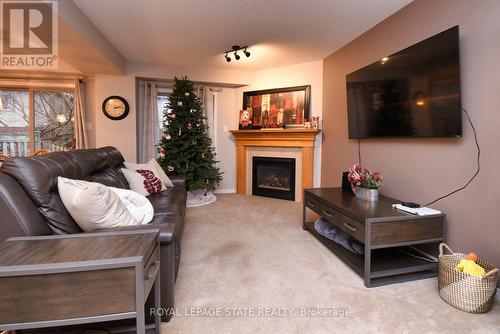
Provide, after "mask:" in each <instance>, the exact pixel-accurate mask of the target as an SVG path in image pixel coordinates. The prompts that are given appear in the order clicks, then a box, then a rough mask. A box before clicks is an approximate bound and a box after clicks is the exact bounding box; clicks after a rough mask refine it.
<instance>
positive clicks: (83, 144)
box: [73, 79, 89, 149]
mask: <svg viewBox="0 0 500 334" xmlns="http://www.w3.org/2000/svg"><path fill="white" fill-rule="evenodd" d="M85 93H86V91H85V82H84V81H82V80H80V79H76V80H75V94H74V107H73V118H74V121H73V127H74V132H75V146H76V148H77V149H79V148H88V147H89V144H88V138H87V123H86V121H85V115H86V114H87V110H86V103H85Z"/></svg>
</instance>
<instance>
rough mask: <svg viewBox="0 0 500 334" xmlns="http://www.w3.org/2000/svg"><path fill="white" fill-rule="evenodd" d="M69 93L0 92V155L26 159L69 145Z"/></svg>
mask: <svg viewBox="0 0 500 334" xmlns="http://www.w3.org/2000/svg"><path fill="white" fill-rule="evenodd" d="M72 121H73V93H72V92H71V91H62V90H49V89H44V90H42V89H16V90H10V89H0V153H2V154H7V155H10V156H29V155H31V154H32V152H35V151H37V150H40V149H47V150H49V151H67V150H69V149H70V148H72V147H73V146H74V145H73V133H74V132H73V122H72Z"/></svg>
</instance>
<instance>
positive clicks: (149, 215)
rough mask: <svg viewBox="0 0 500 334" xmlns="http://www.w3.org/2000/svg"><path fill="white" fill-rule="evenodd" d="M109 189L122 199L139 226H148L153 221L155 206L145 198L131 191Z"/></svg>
mask: <svg viewBox="0 0 500 334" xmlns="http://www.w3.org/2000/svg"><path fill="white" fill-rule="evenodd" d="M109 188H110V189H111V190H112V191H113V192H114V193H115V194H117V195H118V197H120V199H121V201H122V202H123V204H124V205H125V207H126V208H127V209H128V211H130V213H131V214H132V216H134V218H135V219H136V220H137V221H138V222H139V224H147V223H149V222H150V221H152V220H153V215H154V209H153V205H152V204H151V202H150V201H149V200H148V199H147V198H146V197H145V196H143V195H141V194H138V193H136V192H135V191H133V190H129V189H122V188H114V187H109Z"/></svg>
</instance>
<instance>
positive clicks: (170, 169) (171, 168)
mask: <svg viewBox="0 0 500 334" xmlns="http://www.w3.org/2000/svg"><path fill="white" fill-rule="evenodd" d="M167 170H168V171H169V172H173V171H174V170H175V168H174V166H168V167H167Z"/></svg>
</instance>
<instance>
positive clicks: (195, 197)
mask: <svg viewBox="0 0 500 334" xmlns="http://www.w3.org/2000/svg"><path fill="white" fill-rule="evenodd" d="M216 200H217V197H215V195H214V193H213V192H211V191H207V194H206V195H205V189H196V190H193V191H188V194H187V204H186V207H188V208H195V207H197V206H202V205H207V204H210V203H213V202H215V201H216Z"/></svg>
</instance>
